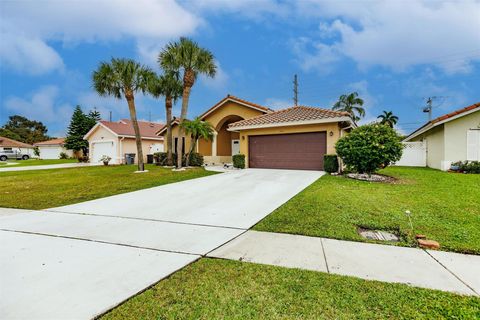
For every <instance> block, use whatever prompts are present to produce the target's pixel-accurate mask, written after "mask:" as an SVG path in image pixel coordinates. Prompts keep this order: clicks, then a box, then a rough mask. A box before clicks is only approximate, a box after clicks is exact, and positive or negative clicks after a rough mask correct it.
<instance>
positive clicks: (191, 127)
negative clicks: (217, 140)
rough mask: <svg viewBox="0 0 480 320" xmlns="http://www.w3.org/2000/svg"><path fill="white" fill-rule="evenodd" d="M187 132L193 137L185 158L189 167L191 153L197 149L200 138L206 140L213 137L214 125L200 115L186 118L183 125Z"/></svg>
mask: <svg viewBox="0 0 480 320" xmlns="http://www.w3.org/2000/svg"><path fill="white" fill-rule="evenodd" d="M180 126H181V127H182V129H183V130H185V133H186V134H188V135H190V138H191V147H190V151H189V152H188V154H187V156H186V160H185V165H186V166H187V167H188V165H189V162H190V155H191V154H192V153H193V152H194V151H195V148H196V146H197V142H198V139H200V138H202V139H205V140H208V141H210V140H212V139H213V127H212V125H211V124H210V123H209V122H207V121H203V120H202V119H201V118H200V117H196V118H195V119H194V120H192V121H190V120H185V121H184V122H183V123H182V124H181V125H180Z"/></svg>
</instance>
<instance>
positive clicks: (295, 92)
mask: <svg viewBox="0 0 480 320" xmlns="http://www.w3.org/2000/svg"><path fill="white" fill-rule="evenodd" d="M293 105H294V106H295V107H296V106H298V78H297V75H294V76H293Z"/></svg>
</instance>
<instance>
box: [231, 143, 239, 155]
mask: <svg viewBox="0 0 480 320" xmlns="http://www.w3.org/2000/svg"><path fill="white" fill-rule="evenodd" d="M239 153H240V140H232V156H234V155H236V154H239Z"/></svg>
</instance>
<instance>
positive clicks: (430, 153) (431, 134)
mask: <svg viewBox="0 0 480 320" xmlns="http://www.w3.org/2000/svg"><path fill="white" fill-rule="evenodd" d="M403 141H404V142H415V141H423V142H424V143H425V144H426V153H427V155H426V159H427V166H428V167H430V168H435V169H440V170H448V169H450V165H451V164H452V162H456V161H465V160H476V161H480V103H476V104H473V105H471V106H468V107H465V108H463V109H459V110H456V111H454V112H452V113H448V114H446V115H443V116H441V117H438V118H436V119H434V120H431V121H429V122H427V123H426V124H424V125H423V126H421V127H420V128H418V129H417V130H415V131H414V132H412V133H411V134H410V135H409V136H408V137H407V138H405V139H404V140H403Z"/></svg>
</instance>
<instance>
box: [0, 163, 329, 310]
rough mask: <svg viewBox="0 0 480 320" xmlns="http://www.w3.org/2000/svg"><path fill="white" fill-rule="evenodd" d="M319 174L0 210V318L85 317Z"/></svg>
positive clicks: (221, 179)
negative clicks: (60, 205)
mask: <svg viewBox="0 0 480 320" xmlns="http://www.w3.org/2000/svg"><path fill="white" fill-rule="evenodd" d="M322 174H323V172H317V171H294V170H263V169H251V170H249V169H247V170H240V171H232V172H227V173H224V174H218V175H214V176H209V177H203V178H198V179H194V180H189V181H183V182H179V183H173V184H169V185H164V186H160V187H155V188H150V189H145V190H140V191H135V192H130V193H125V194H120V195H116V196H112V197H107V198H102V199H98V200H92V201H88V202H84V203H79V204H74V205H69V206H64V207H59V208H52V209H48V210H42V211H32V210H12V209H0V247H1V248H0V252H1V262H0V282H1V288H2V289H1V290H0V318H2V319H4V318H8V319H40V318H41V319H47V318H48V319H65V318H69V319H88V318H92V317H95V316H97V315H99V314H101V313H103V312H105V311H107V310H109V309H110V308H112V307H114V306H116V305H118V304H119V303H121V302H122V301H124V300H126V299H128V298H129V297H131V296H132V295H135V294H136V293H138V292H140V291H142V290H144V289H145V288H147V287H149V286H150V285H152V284H154V283H156V282H158V281H159V280H161V279H163V278H164V277H166V276H168V275H169V274H171V273H173V272H175V271H177V270H178V269H180V268H183V267H184V266H186V265H188V264H189V263H191V262H193V261H195V260H196V259H198V258H200V257H201V256H203V255H206V254H207V253H208V252H210V251H212V250H214V249H215V248H218V247H219V246H221V245H223V244H224V243H226V242H228V241H230V240H232V239H234V238H236V237H237V236H239V235H241V234H243V233H244V232H245V231H246V230H247V229H248V228H250V227H251V226H253V225H254V224H256V223H257V222H258V221H260V220H261V219H263V218H264V217H265V216H267V215H268V214H269V213H271V212H272V211H273V210H274V209H275V208H277V207H279V206H280V205H282V204H283V203H285V202H286V201H288V200H289V199H290V198H291V197H293V196H294V195H295V194H297V193H298V192H300V191H301V190H303V189H304V188H306V187H307V186H308V185H310V184H311V183H312V182H314V181H315V180H317V179H318V178H320V177H321V176H322Z"/></svg>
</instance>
